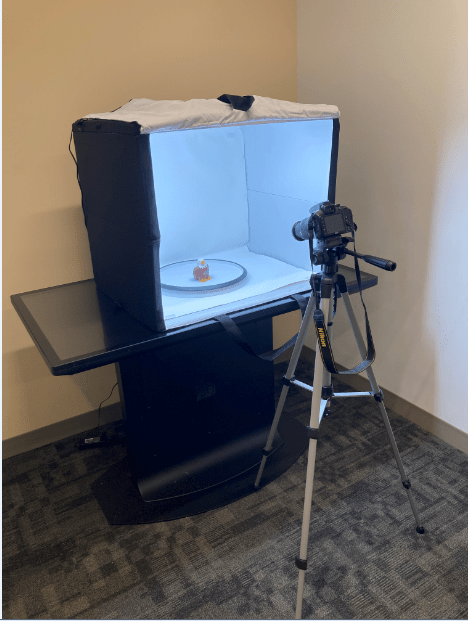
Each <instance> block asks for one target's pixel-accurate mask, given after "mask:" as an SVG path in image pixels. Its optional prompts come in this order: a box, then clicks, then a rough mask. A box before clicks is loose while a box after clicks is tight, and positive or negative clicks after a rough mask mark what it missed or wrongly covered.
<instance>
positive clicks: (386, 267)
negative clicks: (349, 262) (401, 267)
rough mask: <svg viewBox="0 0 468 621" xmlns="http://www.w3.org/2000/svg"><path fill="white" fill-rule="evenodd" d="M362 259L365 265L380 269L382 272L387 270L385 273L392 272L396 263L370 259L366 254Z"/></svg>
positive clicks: (374, 258)
mask: <svg viewBox="0 0 468 621" xmlns="http://www.w3.org/2000/svg"><path fill="white" fill-rule="evenodd" d="M362 258H363V259H364V261H365V262H366V263H370V264H371V265H375V266H376V267H380V268H381V269H383V270H387V272H394V271H395V270H396V263H395V262H394V261H388V260H387V259H380V258H379V257H372V256H370V255H368V254H365V255H364V256H363V257H362Z"/></svg>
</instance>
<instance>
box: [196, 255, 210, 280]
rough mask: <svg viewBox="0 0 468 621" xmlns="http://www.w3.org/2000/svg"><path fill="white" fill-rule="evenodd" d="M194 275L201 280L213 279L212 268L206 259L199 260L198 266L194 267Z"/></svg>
mask: <svg viewBox="0 0 468 621" xmlns="http://www.w3.org/2000/svg"><path fill="white" fill-rule="evenodd" d="M193 276H194V278H195V279H196V280H199V281H200V282H207V281H208V280H211V276H210V268H209V266H208V263H207V262H206V261H205V260H204V259H199V260H198V265H197V267H194V268H193Z"/></svg>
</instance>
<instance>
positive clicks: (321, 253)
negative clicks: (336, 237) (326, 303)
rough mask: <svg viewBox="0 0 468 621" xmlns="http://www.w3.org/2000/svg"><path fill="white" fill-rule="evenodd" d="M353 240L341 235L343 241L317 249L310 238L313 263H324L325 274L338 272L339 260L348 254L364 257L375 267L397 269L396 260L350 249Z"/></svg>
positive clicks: (363, 258) (390, 270) (389, 270)
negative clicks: (348, 246) (348, 247)
mask: <svg viewBox="0 0 468 621" xmlns="http://www.w3.org/2000/svg"><path fill="white" fill-rule="evenodd" d="M356 228H357V227H356ZM351 241H353V240H352V239H351V238H349V237H341V243H339V244H337V245H333V246H331V247H330V246H329V245H327V246H324V247H323V248H320V249H319V250H318V251H317V248H316V245H315V246H314V244H313V243H312V240H309V247H310V251H311V255H310V256H311V262H312V264H313V265H322V266H323V270H322V271H323V273H325V274H330V275H331V274H336V272H337V271H338V261H341V260H342V259H344V258H345V256H346V255H350V256H353V257H356V258H357V259H362V260H363V261H365V262H366V263H370V264H371V265H375V267H379V268H380V269H383V270H386V271H387V272H394V271H395V270H396V266H397V264H396V263H395V262H394V261H389V260H388V259H381V258H380V257H373V256H371V255H369V254H359V253H358V252H353V251H352V250H348V249H347V248H346V246H347V245H348V244H349V243H350V242H351Z"/></svg>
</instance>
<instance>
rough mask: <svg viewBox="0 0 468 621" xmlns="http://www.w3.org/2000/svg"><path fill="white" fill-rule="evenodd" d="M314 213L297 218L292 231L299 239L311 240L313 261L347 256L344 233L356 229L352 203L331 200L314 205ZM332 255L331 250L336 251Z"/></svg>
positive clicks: (319, 261)
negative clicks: (345, 204)
mask: <svg viewBox="0 0 468 621" xmlns="http://www.w3.org/2000/svg"><path fill="white" fill-rule="evenodd" d="M310 214H311V215H310V216H309V217H308V218H304V220H301V221H299V222H296V224H294V226H293V228H292V234H293V236H294V238H295V239H297V240H298V241H305V240H309V246H310V258H311V262H312V263H313V265H328V264H329V262H330V260H331V262H332V263H334V262H335V261H334V259H338V260H340V259H342V258H343V257H344V246H343V239H342V237H341V236H342V235H343V234H345V233H351V232H353V231H355V230H356V228H357V227H356V225H355V224H354V221H353V213H352V211H351V209H349V207H342V206H341V205H335V204H333V203H330V202H329V201H326V202H323V203H318V204H316V205H314V206H313V207H311V208H310ZM333 249H336V250H335V251H334V252H332V254H333V255H334V257H330V254H329V251H333Z"/></svg>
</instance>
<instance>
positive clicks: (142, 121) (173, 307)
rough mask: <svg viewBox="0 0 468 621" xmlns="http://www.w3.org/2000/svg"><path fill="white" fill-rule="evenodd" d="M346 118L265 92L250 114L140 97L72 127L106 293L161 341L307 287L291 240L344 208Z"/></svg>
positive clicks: (304, 262) (302, 258)
mask: <svg viewBox="0 0 468 621" xmlns="http://www.w3.org/2000/svg"><path fill="white" fill-rule="evenodd" d="M338 118H339V112H338V109H337V108H336V107H335V106H328V105H312V104H299V103H293V102H287V101H279V100H274V99H269V98H266V97H260V96H255V97H254V102H253V104H252V106H251V108H250V109H249V110H247V111H242V110H237V109H234V108H233V107H232V106H231V104H229V103H224V102H222V101H219V100H217V99H209V100H201V99H197V100H190V101H152V100H149V99H134V100H131V101H130V102H129V103H128V104H126V105H124V106H122V107H121V108H119V109H118V110H115V111H114V112H110V113H104V114H92V115H88V116H86V117H84V118H83V119H80V120H79V121H77V122H76V123H74V125H73V137H74V142H75V149H76V156H77V163H78V175H79V182H80V187H81V192H82V201H83V211H84V215H85V222H86V227H87V231H88V236H89V242H90V250H91V258H92V263H93V270H94V277H95V281H96V284H97V286H98V287H99V288H100V289H101V290H102V291H104V292H105V293H106V294H107V295H108V296H110V297H111V298H112V299H113V300H114V301H115V302H117V303H118V304H119V305H120V306H122V307H123V308H124V309H125V310H126V311H128V312H129V313H131V314H132V315H133V316H134V317H136V318H137V319H139V320H140V321H142V322H143V323H145V324H146V325H148V326H149V327H150V328H152V329H153V330H155V331H163V330H168V329H171V328H176V327H180V326H185V325H191V324H194V323H198V322H200V321H203V320H206V319H208V318H211V317H213V316H216V315H219V314H223V313H229V312H233V311H239V310H243V309H248V308H252V307H253V306H257V305H259V304H264V303H266V302H272V301H274V300H278V299H281V298H286V297H288V296H289V295H290V294H291V293H298V292H300V291H305V290H307V289H308V288H309V278H310V274H311V263H310V256H309V246H308V244H307V243H300V242H298V241H296V240H295V239H294V238H293V236H292V233H291V230H292V227H293V224H294V223H295V222H297V221H298V220H302V219H303V218H305V217H306V216H307V215H308V213H309V209H310V207H311V206H313V205H315V204H316V203H318V202H320V201H325V200H331V201H333V202H334V199H335V196H334V195H335V182H336V162H337V152H338V133H339V121H338ZM200 260H204V261H205V263H204V264H201V265H200V267H202V268H205V267H206V265H208V272H209V274H208V275H209V276H210V279H209V280H208V279H204V278H202V279H201V280H200V279H197V278H195V276H194V268H197V266H198V262H199V261H200ZM200 273H201V272H200ZM200 273H199V272H196V275H199V274H200ZM205 275H206V272H205Z"/></svg>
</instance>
